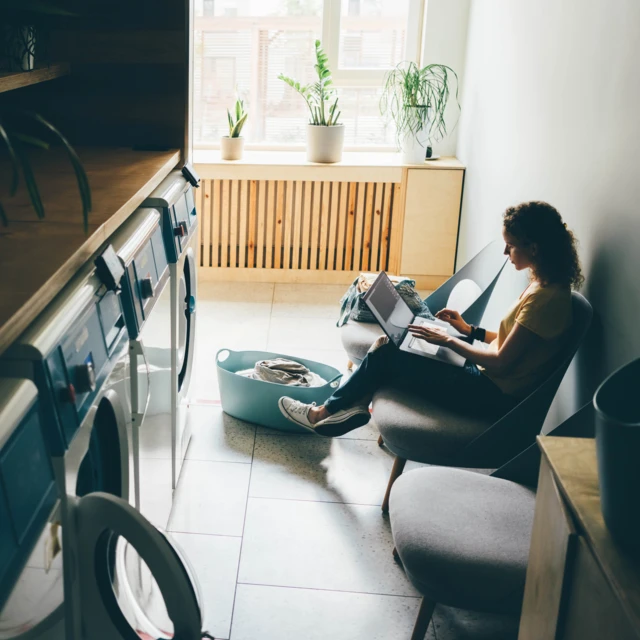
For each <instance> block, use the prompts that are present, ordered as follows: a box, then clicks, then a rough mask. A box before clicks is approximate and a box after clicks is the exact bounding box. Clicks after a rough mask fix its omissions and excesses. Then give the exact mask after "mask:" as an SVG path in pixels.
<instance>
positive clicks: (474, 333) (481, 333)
mask: <svg viewBox="0 0 640 640" xmlns="http://www.w3.org/2000/svg"><path fill="white" fill-rule="evenodd" d="M469 326H470V327H471V332H470V333H469V336H468V337H469V338H470V339H471V340H472V341H473V340H480V342H484V340H485V338H486V337H487V330H486V329H483V328H482V327H476V326H475V325H474V324H470V325H469Z"/></svg>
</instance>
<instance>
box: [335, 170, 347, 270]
mask: <svg viewBox="0 0 640 640" xmlns="http://www.w3.org/2000/svg"><path fill="white" fill-rule="evenodd" d="M336 184H339V185H340V188H339V190H340V198H339V200H338V228H337V231H336V234H337V241H336V269H337V270H339V271H342V270H343V269H344V268H345V267H344V244H345V239H346V234H347V217H348V212H347V207H348V206H349V183H348V182H340V183H336Z"/></svg>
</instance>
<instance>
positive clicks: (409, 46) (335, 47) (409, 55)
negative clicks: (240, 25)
mask: <svg viewBox="0 0 640 640" xmlns="http://www.w3.org/2000/svg"><path fill="white" fill-rule="evenodd" d="M427 2H428V0H409V15H408V17H407V31H406V34H407V35H406V42H405V51H404V55H403V58H402V59H403V60H409V61H412V62H415V63H416V64H421V62H422V44H423V36H424V32H425V29H426V25H425V19H426V4H427ZM341 7H342V0H323V10H322V30H321V33H322V47H323V49H324V51H325V53H326V54H327V57H328V58H329V68H330V69H331V75H332V78H333V84H334V85H335V86H336V87H338V88H339V87H347V88H358V87H374V86H382V84H383V82H384V78H385V75H386V74H387V73H388V71H389V69H367V68H348V67H347V68H341V67H340V66H339V64H338V63H339V48H340V27H341V18H342V16H341V12H340V10H341ZM207 19H208V20H211V19H213V18H207V17H204V20H207ZM199 20H202V18H196V19H195V20H194V29H195V30H197V29H198V21H199ZM249 108H250V107H249ZM194 148H195V149H202V150H215V149H220V142H219V140H218V141H217V142H210V143H200V144H198V143H197V142H196V141H194ZM305 148H306V144H305V142H304V141H300V143H299V144H282V145H278V144H273V143H267V142H248V141H245V149H247V150H249V151H302V150H304V149H305ZM344 150H345V151H357V152H365V151H371V152H389V153H391V152H395V151H397V149H396V146H395V145H379V144H378V145H345V147H344Z"/></svg>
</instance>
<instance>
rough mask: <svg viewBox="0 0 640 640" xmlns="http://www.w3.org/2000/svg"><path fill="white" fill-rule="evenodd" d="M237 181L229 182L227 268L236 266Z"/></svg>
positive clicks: (238, 183) (238, 185) (238, 210)
mask: <svg viewBox="0 0 640 640" xmlns="http://www.w3.org/2000/svg"><path fill="white" fill-rule="evenodd" d="M239 187H240V181H239V180H232V181H231V203H230V205H229V207H230V208H229V266H230V267H237V266H238V217H239V213H240V207H239V201H238V195H239V193H238V190H239Z"/></svg>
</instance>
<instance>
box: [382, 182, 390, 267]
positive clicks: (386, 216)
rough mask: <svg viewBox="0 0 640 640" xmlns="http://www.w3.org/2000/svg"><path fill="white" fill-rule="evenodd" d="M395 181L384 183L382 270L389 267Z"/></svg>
mask: <svg viewBox="0 0 640 640" xmlns="http://www.w3.org/2000/svg"><path fill="white" fill-rule="evenodd" d="M393 188H394V187H393V183H391V182H387V184H385V185H384V203H383V205H382V237H381V239H380V244H381V246H380V267H379V268H380V270H381V271H387V270H388V269H389V264H388V260H389V245H390V241H391V237H390V236H391V200H392V198H393Z"/></svg>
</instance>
